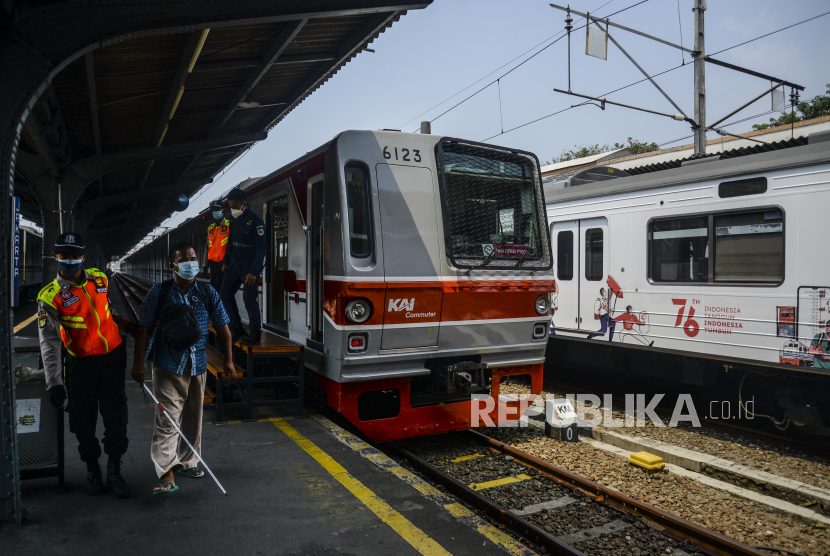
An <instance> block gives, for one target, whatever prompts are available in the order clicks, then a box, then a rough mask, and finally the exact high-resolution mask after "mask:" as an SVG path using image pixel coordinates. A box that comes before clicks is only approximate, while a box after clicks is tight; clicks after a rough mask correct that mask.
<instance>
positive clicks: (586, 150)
mask: <svg viewBox="0 0 830 556" xmlns="http://www.w3.org/2000/svg"><path fill="white" fill-rule="evenodd" d="M624 148H629V149H631V151H632V152H633V153H634V154H640V153H648V152H651V151H656V150H657V149H659V148H660V147H658V146H657V143H645V142H643V141H638V140H637V139H632V138H631V137H629V138H628V141H627V143H614V146H613V147H609V146H608V145H602V146H600V145H599V144H596V145H588V146H585V147H578V146H577V145H574V148H573V149H571V150H569V151H562V153H561V154H560V155H559V156H555V157H553V160H549V161H547V162H545V164H556V163H557V162H566V161H568V160H576V159H577V158H585V157H586V156H593V155H595V154H601V153H605V152H608V151H616V150H618V149H624Z"/></svg>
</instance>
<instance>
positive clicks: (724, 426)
mask: <svg viewBox="0 0 830 556" xmlns="http://www.w3.org/2000/svg"><path fill="white" fill-rule="evenodd" d="M544 388H547V389H549V390H558V391H560V392H570V393H573V394H594V395H597V394H595V392H594V391H592V390H586V389H584V388H576V387H574V386H571V385H567V384H562V383H560V382H545V383H544ZM621 397H622V396H614V398H615V399H619V398H621ZM654 412H655V413H657V414H658V415H660V416H661V417H668V416H671V414H672V410H671V409H666V408H662V407H656V408H654ZM700 421H701V422H702V423H705V424H706V426H707V427H710V428H713V429H717V430H722V431H725V432H729V433H732V434H739V435H743V436H745V437H751V438H754V439H756V440H759V441H761V442H777V443H781V444H783V445H785V446H790V447H792V448H798V449H799V450H803V451H805V452H809V453H811V454H813V453H814V454H826V453H830V448H828V449H827V450H820V449H816V447H815V446H814V445H811V444H810V443H809V442H807V441H804V440H796V439H794V438H788V437H786V436H781V435H778V434H775V433H772V432H766V431H762V430H757V429H753V428H750V427H744V426H741V425H737V424H734V423H730V422H729V421H725V420H723V421H721V420H712V419H709V418H708V417H701V418H700Z"/></svg>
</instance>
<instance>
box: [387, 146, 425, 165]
mask: <svg viewBox="0 0 830 556" xmlns="http://www.w3.org/2000/svg"><path fill="white" fill-rule="evenodd" d="M392 149H393V151H394V156H395V160H403V161H404V162H421V151H419V150H418V149H412V150H411V151H410V150H409V149H404V148H401V149H398V147H392ZM399 150H400V156H399V153H398V151H399ZM410 153H411V155H410ZM392 154H393V152H392V151H390V150H389V147H383V158H385V159H386V160H390V159H391V158H392ZM410 156H411V157H412V158H410Z"/></svg>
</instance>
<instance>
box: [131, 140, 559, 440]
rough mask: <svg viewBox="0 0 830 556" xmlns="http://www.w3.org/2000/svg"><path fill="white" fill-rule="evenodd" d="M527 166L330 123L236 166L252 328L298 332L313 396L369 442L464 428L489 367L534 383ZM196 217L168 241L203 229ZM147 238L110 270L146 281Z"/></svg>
mask: <svg viewBox="0 0 830 556" xmlns="http://www.w3.org/2000/svg"><path fill="white" fill-rule="evenodd" d="M540 176H541V175H540V172H539V163H538V160H537V159H536V157H535V155H533V154H530V153H526V152H522V151H517V150H515V149H506V148H501V147H495V146H492V145H484V144H479V143H473V142H469V141H464V140H460V139H454V138H449V137H442V136H437V135H424V134H410V133H400V132H395V131H346V132H343V133H341V134H339V135H338V136H337V137H335V138H334V139H333V140H332V141H331V142H329V143H327V144H325V145H323V146H321V147H320V148H318V149H316V150H314V151H312V152H309V153H308V154H307V155H305V156H303V157H301V158H300V159H298V160H296V161H294V162H292V163H291V164H289V165H288V166H285V167H283V168H281V169H279V170H277V171H275V172H273V173H272V174H270V175H268V176H266V177H264V178H260V179H256V180H250V181H249V182H248V183H246V184H244V185H243V188H244V190H245V191H246V193H247V196H248V201H249V204H250V206H251V207H252V208H254V210H256V211H257V212H260V214H262V216H263V218H264V219H265V221H266V234H267V236H268V238H267V239H268V255H267V257H266V265H265V271H264V274H263V276H262V282H261V295H260V303H261V308H262V313H263V320H264V324H265V327H266V329H268V330H271V331H274V332H276V333H278V334H281V335H284V336H286V337H288V338H290V339H291V340H293V341H296V342H299V343H302V344H303V345H305V346H306V361H307V365H308V367H309V368H310V369H311V370H312V371H313V372H314V373H313V377H314V379H315V382H316V384H315V386H316V392H317V395H318V396H319V398H320V399H321V400H322V401H323V402H324V403H325V404H326V405H327V406H328V407H330V408H332V409H334V410H335V411H338V412H340V413H342V414H343V415H344V416H345V417H346V418H347V419H349V420H350V421H351V422H352V423H354V424H355V425H356V426H357V427H358V428H359V429H360V430H361V431H362V432H363V433H364V434H366V435H367V437H368V438H370V439H371V440H374V441H384V440H392V439H398V438H407V437H414V436H420V435H425V434H434V433H442V432H447V431H452V430H461V429H466V428H469V427H470V426H471V412H472V411H471V410H472V402H471V395H472V394H482V393H483V394H492V396H493V398H494V399H495V400H496V402H497V404H501V403H502V402H501V401H499V390H500V385H501V382H502V380H503V379H505V377H511V376H517V375H526V377H529V383H530V384H531V385H532V392H533V393H539V392H540V391H541V388H542V373H543V363H544V356H545V349H546V341H547V330H548V328H549V326H550V311H549V306H550V302H549V300H550V295H551V294H552V293H554V292H555V290H556V282H555V280H554V278H553V276H552V254H551V248H550V237H549V231H548V227H547V223H546V220H545V212H544V210H545V204H544V194H543V191H542V183H541V177H540ZM205 222H207V220H205V219H203V218H202V216H199V217H197V218H195V219H192V220H190V221H188V222H187V223H185V224H183V225H182V226H181V227H180V228H178V229H177V230H174V231H173V232H172V234H171V241H175V240H177V239H191V240H192V241H194V242H195V243H196V244H197V245H201V244H203V243H204V242H203V241H202V239H201V236H200V235H199V234H203V233H204V229H206V227H207V224H206V223H205ZM154 248H155V247H152V248H150V249H147V248H145V249H143V250H140V251H138V252H137V253H136V254H134V255H132V256H131V257H130V258H129V259H128V261H125V264H122V265H121V269H122V271H124V272H128V273H132V274H135V275H136V276H137V277H138V278H144V279H147V280H148V281H157V280H158V279H159V278H160V276H161V275H160V274H155V273H154V274H152V275H151V274H150V273H151V272H152V271H153V269H152V268H150V267H153V265H154V264H156V263H153V262H151V261H150V258H153V257H155V258H158V254H159V253H160V252H161V251H160V250H159V249H158V248H155V249H156V251H155V252H154V253H155V254H152V249H154ZM200 257H201V254H200ZM203 258H204V257H202V259H203ZM162 263H163V260H162V261H160V262H159V263H158V266H159V267H161V268H163V267H166V264H162ZM240 311H242V304H241V303H240ZM243 315H244V312H243ZM504 403H507V404H512V403H513V402H504ZM511 411H512V409H511ZM491 414H492V416H493V418H494V420H495V421H496V422H498V419H497V414H498V407H497V406H496V407H494V409H493V411H492V413H491ZM517 417H518V415H517V412H515V411H513V412H512V416H511V417H510V419H514V420H515V419H516V418H517Z"/></svg>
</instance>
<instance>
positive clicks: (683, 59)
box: [677, 0, 686, 64]
mask: <svg viewBox="0 0 830 556" xmlns="http://www.w3.org/2000/svg"><path fill="white" fill-rule="evenodd" d="M677 26H678V27H679V28H680V46H683V23H682V21H681V20H680V0H677ZM680 61H681V62H682V63H684V64H685V63H686V58H684V57H683V51H682V50H681V51H680Z"/></svg>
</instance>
